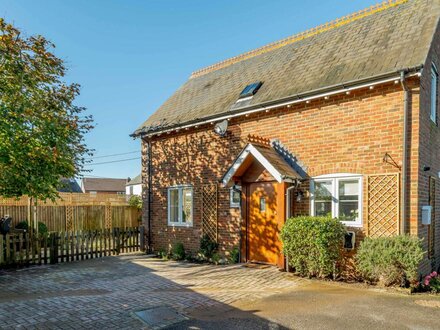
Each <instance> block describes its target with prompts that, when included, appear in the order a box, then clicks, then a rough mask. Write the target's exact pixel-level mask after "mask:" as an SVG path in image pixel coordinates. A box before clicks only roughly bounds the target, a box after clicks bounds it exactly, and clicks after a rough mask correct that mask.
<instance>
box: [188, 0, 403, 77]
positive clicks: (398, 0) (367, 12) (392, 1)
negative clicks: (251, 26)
mask: <svg viewBox="0 0 440 330" xmlns="http://www.w3.org/2000/svg"><path fill="white" fill-rule="evenodd" d="M408 1H409V0H386V1H383V2H382V3H377V4H376V5H373V6H370V7H368V8H364V9H362V10H359V11H357V12H354V13H352V14H349V15H347V16H343V17H341V18H337V19H335V20H333V21H330V22H327V23H324V24H321V25H318V26H316V27H313V28H311V29H308V30H306V31H303V32H299V33H297V34H294V35H292V36H290V37H287V38H284V39H281V40H278V41H275V42H272V43H269V44H267V45H265V46H262V47H259V48H256V49H253V50H251V51H248V52H245V53H243V54H240V55H237V56H233V57H231V58H228V59H226V60H223V61H220V62H218V63H216V64H213V65H210V66H207V67H205V68H202V69H200V70H197V71H194V72H193V73H192V74H191V76H190V79H191V78H196V77H200V76H203V75H204V74H206V73H209V72H213V71H216V70H219V69H222V68H224V67H227V66H229V65H232V64H234V63H237V62H241V61H243V60H246V59H249V58H252V57H255V56H258V55H261V54H264V53H267V52H269V51H272V50H275V49H278V48H281V47H284V46H286V45H290V44H293V43H295V42H297V41H300V40H304V39H306V38H309V37H312V36H314V35H317V34H320V33H323V32H325V31H328V30H332V29H334V28H337V27H339V26H343V25H346V24H348V23H351V22H354V21H357V20H359V19H361V18H364V17H367V16H371V15H373V14H375V13H378V12H381V11H384V10H386V9H389V8H391V7H396V6H398V5H401V4H403V3H406V2H408Z"/></svg>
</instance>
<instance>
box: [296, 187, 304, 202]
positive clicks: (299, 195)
mask: <svg viewBox="0 0 440 330" xmlns="http://www.w3.org/2000/svg"><path fill="white" fill-rule="evenodd" d="M303 197H304V193H303V192H302V191H301V190H298V191H297V192H296V201H297V202H301V200H302V198H303Z"/></svg>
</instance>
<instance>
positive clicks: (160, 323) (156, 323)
mask: <svg viewBox="0 0 440 330" xmlns="http://www.w3.org/2000/svg"><path fill="white" fill-rule="evenodd" d="M134 314H135V315H136V316H137V317H138V318H139V319H140V320H141V321H142V322H144V323H145V324H147V325H148V326H149V327H151V328H153V329H161V328H165V327H167V326H170V325H172V324H176V323H179V322H182V321H185V320H188V318H187V317H185V316H183V315H182V314H179V313H177V312H176V311H175V310H174V309H173V308H171V307H167V306H159V307H153V308H149V309H145V310H142V311H137V312H134Z"/></svg>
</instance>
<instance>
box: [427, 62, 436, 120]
mask: <svg viewBox="0 0 440 330" xmlns="http://www.w3.org/2000/svg"><path fill="white" fill-rule="evenodd" d="M437 95H438V70H437V67H436V66H435V64H434V63H433V64H432V66H431V112H430V116H429V117H430V118H431V121H432V122H434V123H435V124H437V102H438V99H437Z"/></svg>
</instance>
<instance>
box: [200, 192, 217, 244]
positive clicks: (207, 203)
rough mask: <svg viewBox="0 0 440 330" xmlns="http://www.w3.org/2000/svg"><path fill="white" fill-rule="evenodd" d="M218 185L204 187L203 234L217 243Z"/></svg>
mask: <svg viewBox="0 0 440 330" xmlns="http://www.w3.org/2000/svg"><path fill="white" fill-rule="evenodd" d="M217 209H218V204H217V184H206V185H203V186H202V232H203V234H204V235H208V236H209V237H210V238H211V239H212V240H214V241H215V242H217V229H218V228H217Z"/></svg>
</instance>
